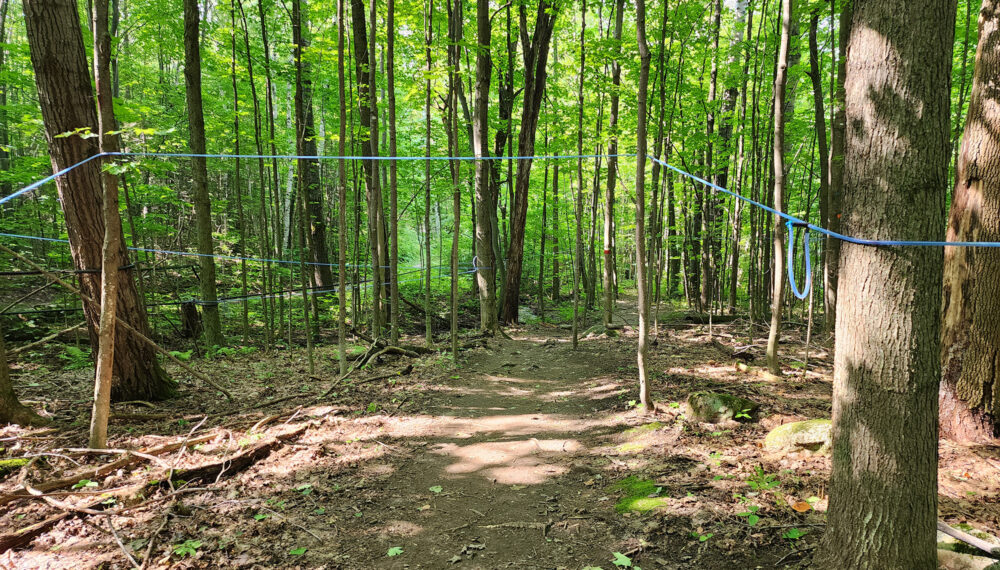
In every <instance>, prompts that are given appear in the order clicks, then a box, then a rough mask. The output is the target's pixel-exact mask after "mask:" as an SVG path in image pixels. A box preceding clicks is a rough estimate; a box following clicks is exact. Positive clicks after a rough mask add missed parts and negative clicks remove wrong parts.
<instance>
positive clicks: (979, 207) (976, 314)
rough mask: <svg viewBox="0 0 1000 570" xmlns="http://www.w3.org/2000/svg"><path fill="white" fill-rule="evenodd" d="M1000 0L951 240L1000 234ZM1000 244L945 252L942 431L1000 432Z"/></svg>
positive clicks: (977, 436)
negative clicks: (998, 86) (999, 82)
mask: <svg viewBox="0 0 1000 570" xmlns="http://www.w3.org/2000/svg"><path fill="white" fill-rule="evenodd" d="M997 77H1000V2H998V0H984V1H983V4H982V8H981V9H980V12H979V45H978V46H977V48H976V62H975V68H974V70H973V77H972V92H971V93H970V95H969V112H968V115H967V117H966V120H965V134H964V135H962V146H961V150H960V151H959V155H958V167H957V168H958V169H957V175H956V182H955V194H954V199H953V201H952V204H951V214H950V216H949V220H948V234H947V236H948V241H1000V139H998V138H997V133H998V132H1000V93H998V92H997V89H996V88H995V85H996V78H997ZM998 277H1000V250H997V249H996V248H986V247H984V248H974V247H949V248H946V249H945V255H944V317H943V321H942V332H941V338H942V341H941V358H942V364H943V367H942V374H941V380H942V382H941V395H940V404H941V433H942V435H944V436H945V437H948V438H951V439H954V440H957V441H962V442H967V443H996V438H997V437H1000V377H998V371H997V368H996V362H997V359H998V358H1000V328H998V327H1000V306H998V304H997V299H998V298H1000V297H998V293H1000V279H998Z"/></svg>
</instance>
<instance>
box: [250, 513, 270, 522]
mask: <svg viewBox="0 0 1000 570" xmlns="http://www.w3.org/2000/svg"><path fill="white" fill-rule="evenodd" d="M266 518H267V515H266V514H264V513H257V514H255V515H254V516H253V520H255V521H262V520H264V519H266Z"/></svg>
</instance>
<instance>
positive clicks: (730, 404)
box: [684, 392, 760, 424]
mask: <svg viewBox="0 0 1000 570" xmlns="http://www.w3.org/2000/svg"><path fill="white" fill-rule="evenodd" d="M759 408H760V404H758V403H757V402H754V401H753V400H748V399H746V398H740V397H738V396H732V395H730V394H718V393H715V392H695V393H693V394H691V395H690V396H688V399H687V405H686V406H685V410H684V412H685V415H686V416H687V418H688V419H689V420H691V421H696V422H705V423H710V424H718V423H722V422H725V421H729V420H737V421H753V420H754V419H755V418H756V416H757V410H758V409H759Z"/></svg>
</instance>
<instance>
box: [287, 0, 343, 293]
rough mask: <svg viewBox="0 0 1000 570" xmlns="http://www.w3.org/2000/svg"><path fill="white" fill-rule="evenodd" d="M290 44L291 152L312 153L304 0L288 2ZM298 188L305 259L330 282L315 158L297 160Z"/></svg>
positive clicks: (318, 281)
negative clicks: (304, 222)
mask: <svg viewBox="0 0 1000 570" xmlns="http://www.w3.org/2000/svg"><path fill="white" fill-rule="evenodd" d="M292 44H293V45H294V46H295V47H294V59H295V97H294V99H295V154H297V155H299V156H316V154H317V152H316V125H315V120H314V119H313V103H312V72H311V69H310V67H311V66H310V65H309V62H308V61H306V59H305V57H303V53H302V52H303V51H304V50H306V49H308V48H309V6H308V5H307V4H306V0H295V1H294V2H292ZM296 162H297V167H298V169H297V173H298V191H299V192H302V193H303V194H304V197H305V199H306V215H307V216H308V218H309V220H308V223H309V235H308V236H307V237H308V238H309V239H308V242H309V260H310V261H312V262H313V263H315V264H316V265H313V272H312V273H313V279H312V280H313V284H314V285H315V286H316V287H319V288H327V287H332V286H333V270H332V268H331V267H330V253H329V248H328V247H327V245H326V215H325V214H324V212H323V188H322V186H321V185H320V182H319V161H317V160H310V159H307V158H300V159H298V160H297V161H296Z"/></svg>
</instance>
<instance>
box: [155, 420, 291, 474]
mask: <svg viewBox="0 0 1000 570" xmlns="http://www.w3.org/2000/svg"><path fill="white" fill-rule="evenodd" d="M308 427H309V426H308V424H306V425H303V426H301V427H298V428H296V429H294V430H292V431H290V432H288V433H284V434H280V435H277V436H275V437H274V438H273V439H271V440H269V441H266V442H264V443H262V444H260V445H257V446H255V447H252V448H250V449H248V450H246V451H243V452H240V453H237V454H236V455H234V456H232V457H228V458H226V459H223V460H222V461H218V462H216V463H209V464H208V465H202V466H201V467H194V468H192V469H178V470H175V471H174V472H173V473H171V474H170V477H169V478H168V479H167V481H169V482H170V483H176V482H177V481H181V480H183V481H186V482H189V483H190V482H191V481H203V482H208V483H214V482H216V481H218V480H219V479H221V478H222V477H223V476H226V477H231V476H233V475H235V474H236V473H239V472H240V471H243V470H245V469H247V468H248V467H250V466H251V465H253V464H254V463H256V462H258V461H260V460H261V459H264V458H265V457H267V456H268V455H270V454H271V452H272V451H274V450H275V449H276V448H277V447H279V446H281V445H282V444H284V443H285V442H286V441H289V440H293V439H296V438H298V437H299V436H301V435H302V434H303V433H305V431H306V429H307V428H308ZM167 481H164V483H166V482H167Z"/></svg>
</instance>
